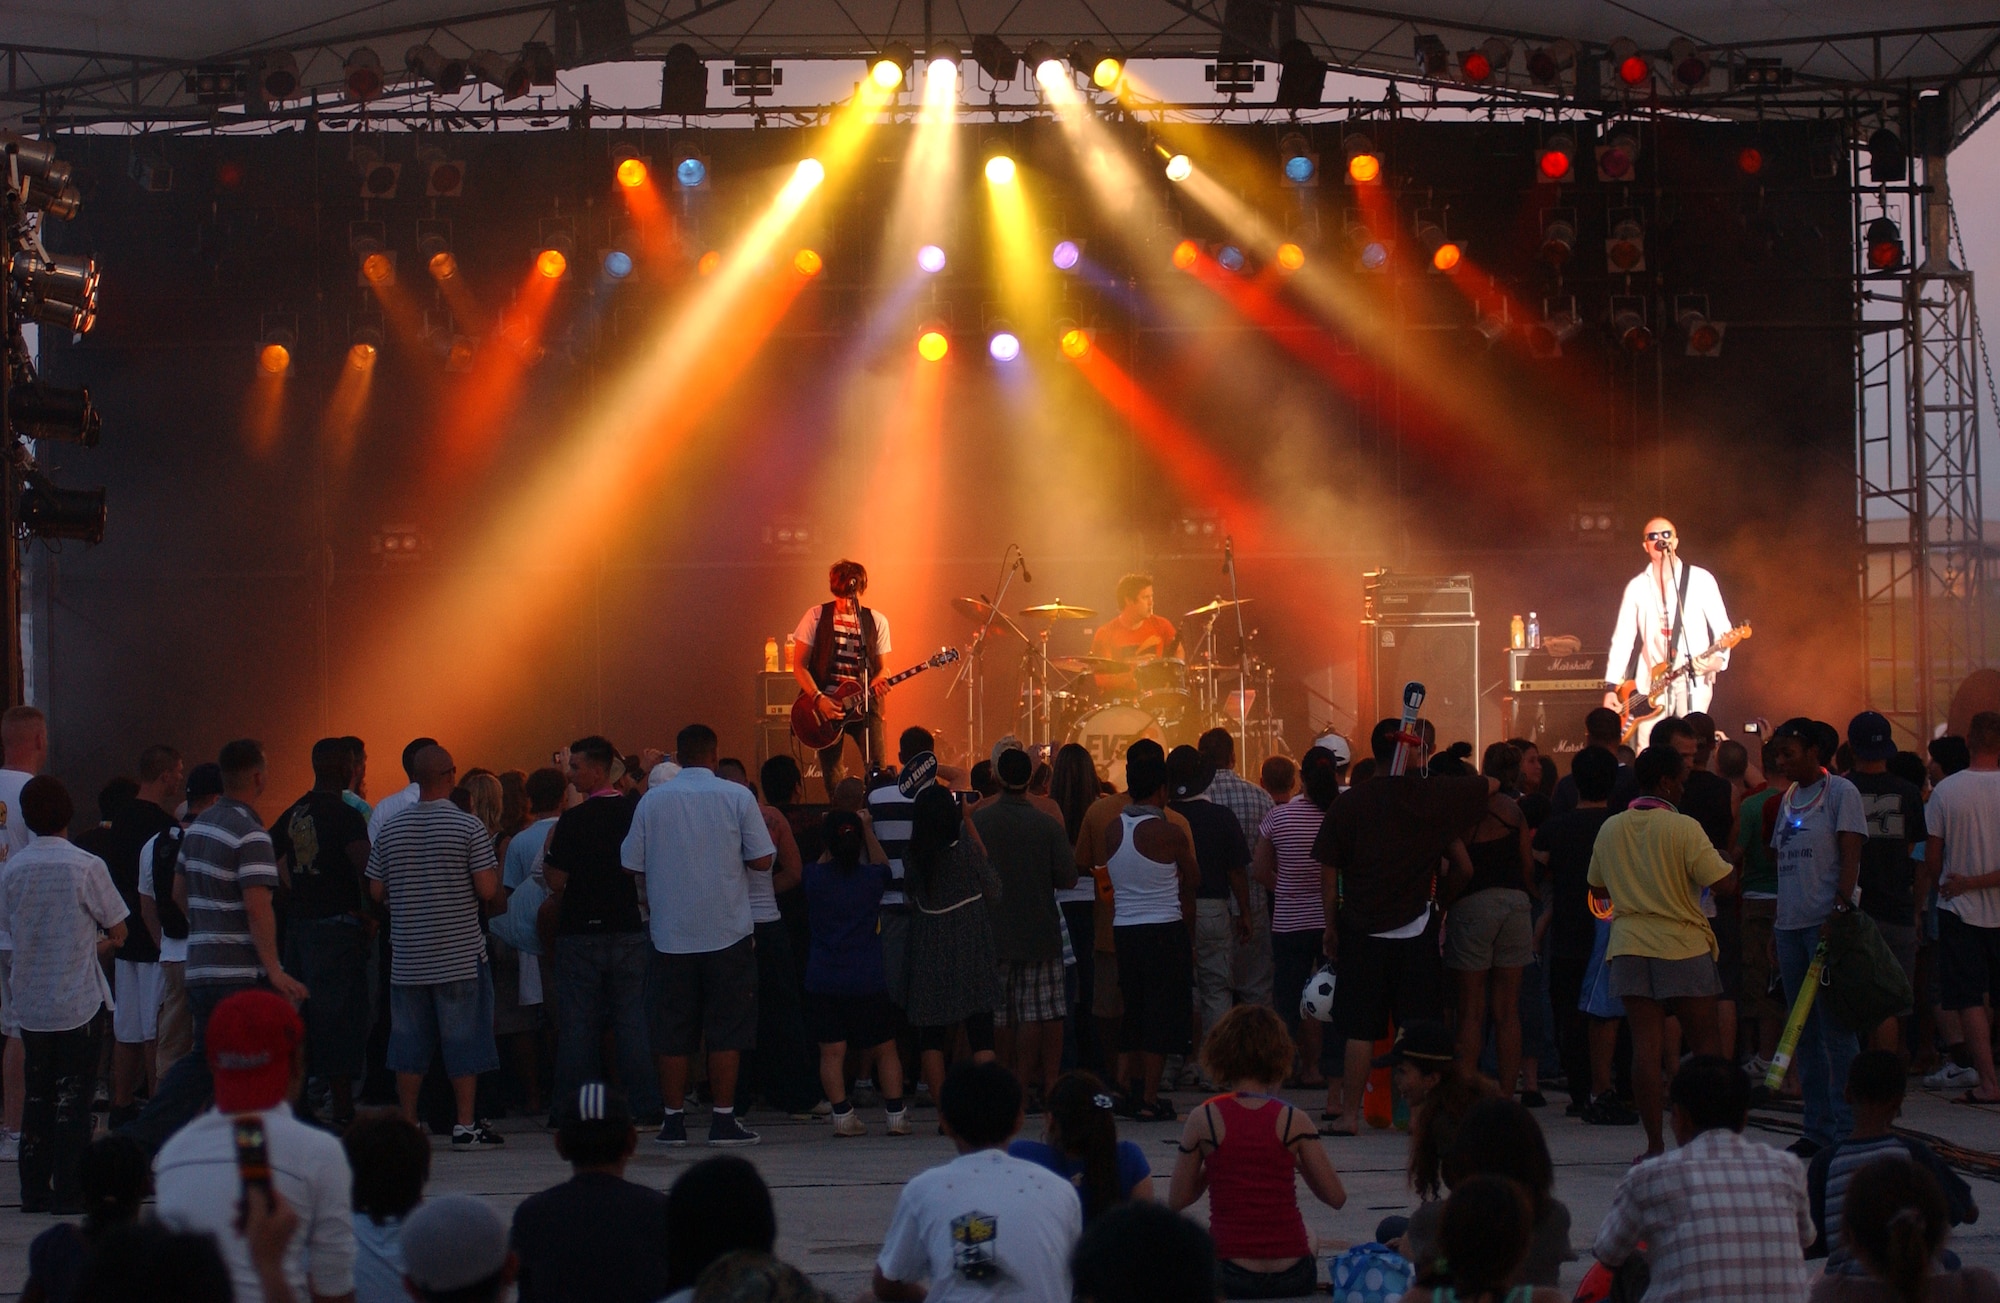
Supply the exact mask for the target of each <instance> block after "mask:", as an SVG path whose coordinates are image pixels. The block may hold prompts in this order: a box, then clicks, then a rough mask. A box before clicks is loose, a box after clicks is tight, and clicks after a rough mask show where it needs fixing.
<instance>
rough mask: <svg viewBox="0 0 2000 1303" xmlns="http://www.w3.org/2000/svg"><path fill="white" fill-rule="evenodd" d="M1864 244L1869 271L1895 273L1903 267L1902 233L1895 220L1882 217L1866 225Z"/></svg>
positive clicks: (1885, 216)
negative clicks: (1866, 250)
mask: <svg viewBox="0 0 2000 1303" xmlns="http://www.w3.org/2000/svg"><path fill="white" fill-rule="evenodd" d="M1864 243H1865V244H1866V246H1867V249H1868V270H1869V271H1895V270H1896V269H1897V268H1899V267H1901V266H1902V265H1903V232H1902V231H1901V230H1900V229H1899V228H1898V227H1897V226H1896V222H1895V219H1893V218H1891V217H1889V216H1887V215H1884V216H1881V217H1878V218H1876V219H1875V220H1874V221H1872V222H1870V223H1868V227H1867V229H1866V231H1865V232H1864Z"/></svg>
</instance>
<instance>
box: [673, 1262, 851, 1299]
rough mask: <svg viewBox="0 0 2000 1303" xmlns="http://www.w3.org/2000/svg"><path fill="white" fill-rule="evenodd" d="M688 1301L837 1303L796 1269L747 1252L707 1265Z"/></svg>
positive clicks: (831, 1296) (784, 1263) (787, 1264)
mask: <svg viewBox="0 0 2000 1303" xmlns="http://www.w3.org/2000/svg"><path fill="white" fill-rule="evenodd" d="M690 1297H691V1298H692V1300H693V1303H836V1300H835V1299H834V1297H833V1295H831V1294H829V1293H827V1292H826V1291H825V1290H823V1289H821V1288H820V1287H819V1286H817V1285H815V1284H813V1283H812V1281H810V1280H808V1279H807V1278H806V1274H805V1273H804V1272H802V1271H800V1270H799V1269H798V1268H797V1267H794V1266H792V1265H791V1264H790V1263H786V1262H780V1261H778V1260H777V1259H776V1258H774V1257H772V1256H771V1255H770V1254H768V1253H757V1252H753V1251H751V1250H748V1249H738V1250H736V1251H735V1252H733V1253H726V1254H724V1255H723V1256H721V1257H720V1258H717V1259H716V1260H715V1261H714V1262H711V1263H709V1264H708V1267H707V1269H706V1270H704V1271H703V1272H702V1273H701V1279H700V1280H699V1281H696V1282H695V1287H694V1290H693V1292H692V1294H691V1295H690Z"/></svg>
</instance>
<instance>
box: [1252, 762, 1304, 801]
mask: <svg viewBox="0 0 2000 1303" xmlns="http://www.w3.org/2000/svg"><path fill="white" fill-rule="evenodd" d="M1257 785H1258V786H1259V787H1261V788H1263V789H1264V791H1265V793H1266V794H1268V795H1269V796H1270V798H1271V800H1272V801H1273V802H1275V803H1276V804H1278V805H1283V804H1284V803H1285V802H1287V801H1289V800H1291V799H1292V798H1293V797H1295V796H1297V795H1298V794H1299V766H1298V762H1297V761H1295V760H1293V759H1292V758H1291V757H1290V756H1271V757H1269V758H1267V759H1266V760H1265V761H1264V767H1263V768H1262V769H1260V770H1258V771H1257Z"/></svg>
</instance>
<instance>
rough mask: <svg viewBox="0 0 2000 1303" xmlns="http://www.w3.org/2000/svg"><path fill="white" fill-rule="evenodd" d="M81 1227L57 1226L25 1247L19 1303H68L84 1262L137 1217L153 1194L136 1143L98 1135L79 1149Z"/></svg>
mask: <svg viewBox="0 0 2000 1303" xmlns="http://www.w3.org/2000/svg"><path fill="white" fill-rule="evenodd" d="M78 1177H79V1179H80V1180H81V1181H82V1183H83V1225H81V1226H78V1225H76V1224H75V1223H74V1222H57V1223H56V1224H55V1225H54V1226H51V1227H49V1229H47V1230H45V1231H43V1232H42V1233H41V1234H40V1235H37V1236H36V1237H35V1239H34V1242H33V1243H32V1244H30V1245H28V1280H27V1283H26V1284H24V1285H22V1286H21V1303H70V1300H71V1299H73V1298H75V1297H76V1296H77V1282H78V1280H79V1279H80V1278H81V1277H82V1275H83V1264H84V1259H85V1258H86V1257H87V1256H88V1255H89V1252H90V1249H91V1247H92V1246H93V1245H95V1244H97V1243H98V1242H99V1241H100V1240H102V1239H103V1238H104V1237H105V1236H106V1235H107V1234H108V1233H109V1232H111V1231H114V1230H117V1229H118V1228H119V1227H121V1226H130V1225H131V1224H132V1223H133V1222H135V1221H137V1220H138V1219H139V1207H140V1205H141V1204H143V1203H145V1201H146V1196H147V1195H149V1194H151V1193H152V1192H153V1166H152V1163H151V1162H150V1161H148V1159H147V1158H146V1151H145V1150H143V1149H141V1148H140V1147H139V1145H138V1142H137V1141H134V1140H131V1139H128V1138H127V1137H125V1136H112V1135H105V1136H99V1137H98V1138H97V1139H96V1140H94V1141H92V1142H91V1145H90V1148H88V1149H86V1150H84V1151H83V1163H82V1170H81V1171H80V1172H79V1174H78Z"/></svg>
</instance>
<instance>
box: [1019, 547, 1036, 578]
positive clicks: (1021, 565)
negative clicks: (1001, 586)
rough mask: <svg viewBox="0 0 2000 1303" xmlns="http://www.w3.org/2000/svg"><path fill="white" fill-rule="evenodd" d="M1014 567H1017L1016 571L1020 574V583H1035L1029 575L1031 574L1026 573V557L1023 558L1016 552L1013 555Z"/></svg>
mask: <svg viewBox="0 0 2000 1303" xmlns="http://www.w3.org/2000/svg"><path fill="white" fill-rule="evenodd" d="M1014 565H1015V566H1016V567H1017V568H1018V569H1019V570H1020V572H1021V582H1022V583H1024V584H1032V583H1034V582H1035V577H1034V576H1033V575H1031V574H1029V573H1028V558H1027V557H1025V556H1023V555H1021V554H1020V553H1018V552H1017V553H1015V555H1014Z"/></svg>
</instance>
